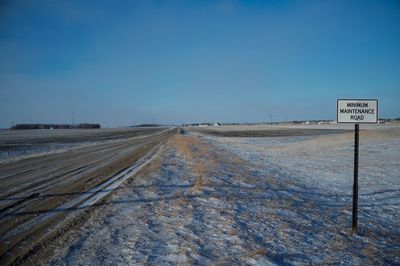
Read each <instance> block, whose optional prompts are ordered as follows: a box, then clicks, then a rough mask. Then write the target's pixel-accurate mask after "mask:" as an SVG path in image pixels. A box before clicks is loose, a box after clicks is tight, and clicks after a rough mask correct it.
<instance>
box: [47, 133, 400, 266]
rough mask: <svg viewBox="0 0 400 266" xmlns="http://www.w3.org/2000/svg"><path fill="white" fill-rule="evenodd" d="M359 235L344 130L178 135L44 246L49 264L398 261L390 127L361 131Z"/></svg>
mask: <svg viewBox="0 0 400 266" xmlns="http://www.w3.org/2000/svg"><path fill="white" fill-rule="evenodd" d="M361 140H362V141H361V149H360V153H361V158H360V170H361V171H360V215H359V227H360V232H359V234H358V235H351V234H350V227H351V184H352V163H353V162H352V160H353V157H352V156H353V153H352V148H353V146H352V145H353V139H352V134H349V133H344V134H338V135H323V136H318V137H315V136H313V137H311V136H309V137H299V136H297V137H282V138H224V137H212V136H209V135H207V136H206V135H201V134H193V133H191V134H189V135H176V136H175V137H173V138H172V139H170V141H169V142H168V143H167V145H166V146H165V148H164V150H163V152H162V155H161V156H160V157H159V158H158V159H157V160H155V161H153V162H152V163H151V164H150V165H149V166H148V167H147V168H145V169H144V170H142V171H141V172H140V173H139V174H138V175H137V176H136V178H134V179H130V180H129V181H128V182H126V183H124V185H123V186H122V187H121V188H120V189H119V190H118V191H117V192H116V193H114V194H113V195H112V197H111V198H110V199H109V200H108V201H107V202H105V203H104V204H102V205H100V206H98V207H99V208H98V210H97V211H95V212H94V214H93V216H92V217H91V218H89V220H88V221H87V222H86V223H85V224H84V225H83V226H82V228H78V229H77V230H75V231H72V232H69V233H68V234H65V236H64V237H63V238H62V239H60V240H59V241H58V242H55V243H54V244H53V248H55V251H54V254H53V256H52V257H51V258H49V259H48V260H47V263H48V264H51V265H59V264H63V265H77V264H80V265H90V264H92V265H99V264H102V265H104V264H106V265H109V264H122V265H124V264H153V265H163V264H193V263H194V264H203V265H204V264H214V263H222V264H228V265H231V264H254V265H269V264H349V265H354V264H358V265H360V264H398V263H400V229H399V225H400V223H399V215H400V208H399V206H400V199H399V198H400V196H399V190H400V180H399V178H400V173H399V169H400V164H399V158H400V141H399V132H398V130H392V131H373V132H363V133H362V134H361Z"/></svg>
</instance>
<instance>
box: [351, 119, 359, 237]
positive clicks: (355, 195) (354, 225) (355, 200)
mask: <svg viewBox="0 0 400 266" xmlns="http://www.w3.org/2000/svg"><path fill="white" fill-rule="evenodd" d="M359 131H360V129H359V125H358V124H355V125H354V180H353V219H352V227H351V228H352V232H353V233H357V213H358V139H359V138H358V134H359Z"/></svg>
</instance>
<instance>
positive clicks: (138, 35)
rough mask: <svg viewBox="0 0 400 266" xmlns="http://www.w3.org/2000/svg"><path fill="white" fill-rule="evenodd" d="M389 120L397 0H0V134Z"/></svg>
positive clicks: (393, 110)
mask: <svg viewBox="0 0 400 266" xmlns="http://www.w3.org/2000/svg"><path fill="white" fill-rule="evenodd" d="M348 97H349V98H378V99H379V101H380V117H385V118H386V117H387V118H394V117H399V116H400V2H399V1H348V0H343V1H340V0H338V1H18V0H17V1H12V0H10V1H0V127H9V126H10V125H11V123H12V121H14V122H15V123H35V122H58V123H61V122H64V123H70V122H71V115H72V113H74V116H75V122H99V123H101V124H102V125H104V126H119V125H132V124H133V123H135V122H136V123H144V122H147V123H148V122H152V119H153V117H155V119H156V122H159V123H183V122H186V123H188V122H196V121H200V122H202V121H204V120H206V121H221V122H257V121H267V120H269V114H270V113H272V118H273V120H276V121H278V120H284V119H285V117H287V119H288V120H294V119H335V111H336V99H337V98H348Z"/></svg>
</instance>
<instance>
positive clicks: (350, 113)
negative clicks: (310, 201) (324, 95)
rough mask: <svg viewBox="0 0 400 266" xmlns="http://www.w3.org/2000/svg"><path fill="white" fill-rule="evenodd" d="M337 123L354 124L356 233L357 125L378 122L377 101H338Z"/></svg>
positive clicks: (353, 228)
mask: <svg viewBox="0 0 400 266" xmlns="http://www.w3.org/2000/svg"><path fill="white" fill-rule="evenodd" d="M336 107H337V108H336V117H337V119H336V120H337V122H338V123H349V124H354V176H353V177H354V180H353V211H352V213H353V217H352V232H353V233H357V222H358V221H357V220H358V219H357V214H358V155H359V153H358V147H359V131H360V125H359V124H371V123H377V122H378V100H371V99H339V100H337V105H336Z"/></svg>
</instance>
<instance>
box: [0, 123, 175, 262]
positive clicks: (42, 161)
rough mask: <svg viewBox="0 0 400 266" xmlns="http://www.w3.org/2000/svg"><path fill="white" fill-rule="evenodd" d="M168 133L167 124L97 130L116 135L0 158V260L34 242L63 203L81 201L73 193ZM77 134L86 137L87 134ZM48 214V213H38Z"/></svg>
mask: <svg viewBox="0 0 400 266" xmlns="http://www.w3.org/2000/svg"><path fill="white" fill-rule="evenodd" d="M114 133H115V132H114ZM174 133H175V130H169V129H167V130H164V131H160V130H152V131H148V130H137V131H133V130H130V131H128V132H122V131H121V132H117V134H116V136H113V135H112V133H109V132H106V133H103V132H101V134H100V136H98V135H97V138H103V139H104V138H105V139H110V138H111V139H117V138H121V137H122V139H120V140H119V141H118V142H113V143H109V142H106V143H101V142H100V144H96V145H91V146H88V147H83V148H80V149H76V150H73V151H68V152H62V153H56V154H50V155H45V156H38V157H33V158H28V159H24V160H19V161H16V162H9V163H5V164H0V195H1V198H0V236H1V237H0V262H1V264H3V265H4V264H8V263H12V262H14V261H16V260H17V259H18V258H19V257H21V256H23V255H24V254H25V253H26V252H27V251H29V249H31V248H32V247H33V246H35V245H36V244H37V242H38V240H39V239H40V237H41V236H42V235H43V234H45V233H47V231H48V228H51V227H52V226H54V225H56V224H58V223H59V222H60V221H62V220H63V218H64V217H65V215H66V211H64V210H63V206H65V204H66V203H73V204H70V205H69V206H70V207H74V206H77V205H79V204H81V203H82V202H81V201H79V200H78V201H77V199H81V198H82V195H85V194H89V191H90V189H92V188H94V187H96V186H98V185H99V184H102V183H104V182H106V181H107V180H109V179H110V178H111V177H113V176H114V175H116V174H117V173H119V172H120V171H121V170H123V169H126V168H127V167H129V166H131V165H132V164H134V163H135V162H136V161H138V160H139V159H140V158H142V157H143V156H144V155H145V154H147V153H149V152H150V151H151V150H153V149H154V148H155V147H157V146H159V145H160V144H162V143H164V142H165V141H166V140H167V139H168V137H169V136H170V135H171V134H174ZM78 134H79V132H78ZM95 136H96V135H95ZM132 136H136V137H132ZM68 137H70V138H69V139H68V140H69V141H70V140H74V139H73V137H72V136H68ZM91 137H92V139H93V135H92V136H91ZM54 139H57V141H60V140H59V138H57V137H56V138H53V139H52V141H54ZM83 139H85V140H88V139H90V135H89V136H84V137H83ZM30 141H32V140H30ZM37 141H38V142H43V141H44V142H47V141H49V140H48V138H42V139H40V138H39V140H37ZM75 141H82V139H79V140H76V139H75ZM11 142H12V140H10V141H8V143H11ZM75 203H76V204H75ZM49 214H52V215H51V218H49V219H44V217H45V216H46V215H49ZM42 218H43V219H42Z"/></svg>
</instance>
